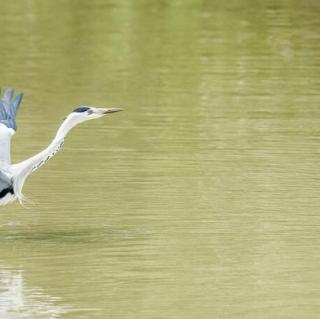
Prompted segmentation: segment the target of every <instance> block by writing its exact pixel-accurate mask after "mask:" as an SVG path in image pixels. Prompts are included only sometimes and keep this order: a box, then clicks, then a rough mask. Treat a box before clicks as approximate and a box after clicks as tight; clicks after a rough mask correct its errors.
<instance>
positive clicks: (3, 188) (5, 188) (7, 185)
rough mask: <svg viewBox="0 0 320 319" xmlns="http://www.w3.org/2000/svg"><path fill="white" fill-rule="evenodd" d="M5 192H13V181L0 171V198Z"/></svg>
mask: <svg viewBox="0 0 320 319" xmlns="http://www.w3.org/2000/svg"><path fill="white" fill-rule="evenodd" d="M7 193H11V194H13V181H12V178H10V177H8V176H7V175H5V174H4V173H3V172H1V171H0V199H1V198H2V197H4V196H6V195H7Z"/></svg>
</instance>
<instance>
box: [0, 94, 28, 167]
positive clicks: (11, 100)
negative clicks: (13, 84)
mask: <svg viewBox="0 0 320 319" xmlns="http://www.w3.org/2000/svg"><path fill="white" fill-rule="evenodd" d="M0 92H1V91H0ZM13 94H14V89H12V88H10V89H7V90H6V91H5V93H4V95H3V97H1V99H0V161H2V162H5V163H10V146H11V137H12V135H13V134H14V133H15V131H16V130H17V124H16V115H17V111H18V109H19V105H20V103H21V100H22V97H23V94H22V93H20V94H17V95H16V96H15V97H14V96H13Z"/></svg>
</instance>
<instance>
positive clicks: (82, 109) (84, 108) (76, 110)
mask: <svg viewBox="0 0 320 319" xmlns="http://www.w3.org/2000/svg"><path fill="white" fill-rule="evenodd" d="M88 110H90V108H89V107H86V106H81V107H77V108H76V109H74V110H73V112H77V113H82V112H86V111H88Z"/></svg>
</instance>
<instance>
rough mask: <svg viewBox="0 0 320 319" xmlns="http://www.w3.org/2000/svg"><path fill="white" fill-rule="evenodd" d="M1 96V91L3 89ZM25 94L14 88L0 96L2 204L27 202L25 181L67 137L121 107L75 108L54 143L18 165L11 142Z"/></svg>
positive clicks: (64, 122) (0, 186) (55, 151)
mask: <svg viewBox="0 0 320 319" xmlns="http://www.w3.org/2000/svg"><path fill="white" fill-rule="evenodd" d="M0 96H1V89H0ZM22 98H23V93H19V94H15V90H14V89H13V88H9V89H7V90H5V92H4V94H3V96H1V97H0V205H6V204H8V203H11V202H13V201H15V200H18V201H19V202H20V203H22V202H23V200H24V199H25V197H24V195H23V194H22V188H23V185H24V183H25V181H26V178H27V177H28V176H29V175H30V174H31V173H32V172H34V171H35V170H37V169H38V168H40V167H41V166H42V165H44V164H45V163H47V162H48V160H49V159H51V158H52V156H53V155H55V154H56V153H57V152H58V151H59V150H60V149H61V147H62V145H63V144H64V139H65V136H66V135H67V134H68V132H69V131H70V130H71V129H72V128H73V127H75V126H76V125H78V124H80V123H82V122H85V121H88V120H94V119H97V118H100V117H102V116H105V115H107V114H110V113H115V112H119V111H122V109H121V108H98V107H93V106H86V105H82V106H78V107H76V108H75V109H74V110H73V111H72V112H71V113H70V114H69V115H68V116H67V117H66V118H65V119H64V120H63V122H62V124H61V125H60V127H59V128H58V130H57V133H56V135H55V136H54V138H53V140H52V142H51V143H50V144H49V145H48V146H47V147H46V148H45V149H44V150H42V151H40V152H39V153H37V154H36V155H34V156H32V157H30V158H28V159H26V160H24V161H22V162H19V163H16V164H12V163H11V154H10V153H11V150H10V149H11V139H12V136H13V135H14V134H15V133H16V131H17V125H16V115H17V111H18V109H19V106H20V104H21V101H22Z"/></svg>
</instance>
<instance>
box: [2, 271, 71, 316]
mask: <svg viewBox="0 0 320 319" xmlns="http://www.w3.org/2000/svg"><path fill="white" fill-rule="evenodd" d="M59 302H60V298H58V297H54V296H50V295H48V294H46V293H45V292H44V291H43V290H42V289H41V288H39V287H28V286H27V285H26V284H25V280H24V277H23V272H22V271H21V270H14V271H13V270H0V318H5V319H20V318H48V319H51V318H52V319H54V318H59V317H60V315H62V314H64V313H67V312H69V311H70V310H71V309H70V307H68V306H65V305H61V304H59Z"/></svg>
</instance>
